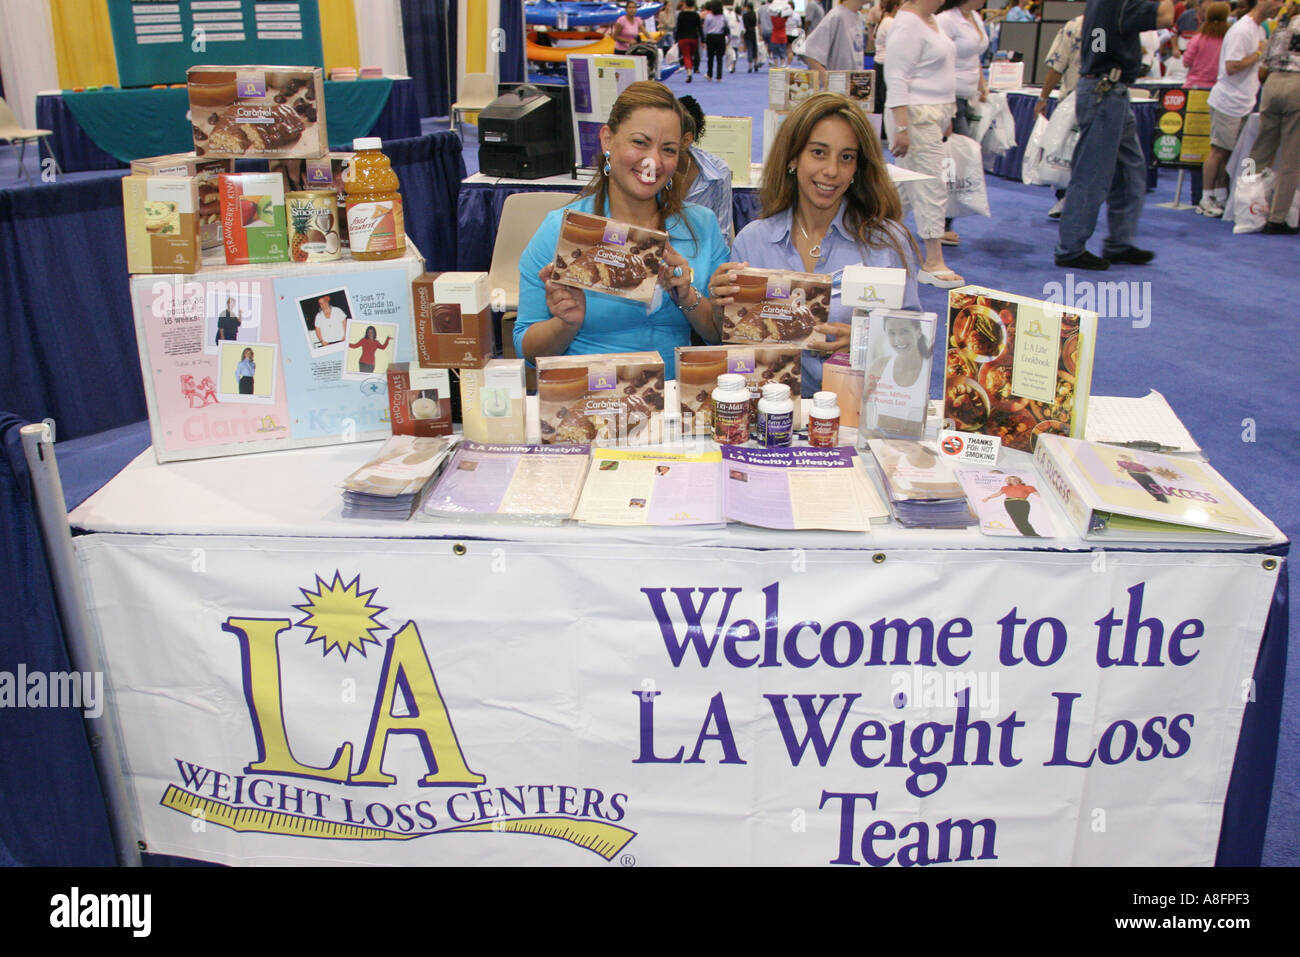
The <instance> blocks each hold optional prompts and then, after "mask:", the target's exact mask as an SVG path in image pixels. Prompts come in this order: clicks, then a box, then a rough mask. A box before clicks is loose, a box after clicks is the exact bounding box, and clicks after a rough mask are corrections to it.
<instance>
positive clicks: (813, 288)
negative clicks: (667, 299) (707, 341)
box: [722, 269, 831, 347]
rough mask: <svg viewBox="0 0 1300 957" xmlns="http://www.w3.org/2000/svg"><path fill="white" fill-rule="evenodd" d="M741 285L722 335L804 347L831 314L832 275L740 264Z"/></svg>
mask: <svg viewBox="0 0 1300 957" xmlns="http://www.w3.org/2000/svg"><path fill="white" fill-rule="evenodd" d="M736 284H737V285H738V286H739V287H740V289H739V291H738V292H737V293H736V295H735V298H734V299H733V301H732V302H730V303H729V304H727V305H726V306H724V307H723V310H722V341H723V342H727V343H733V342H782V343H786V344H788V345H792V346H794V345H797V346H800V347H802V346H803V345H804V344H805V343H806V342H807V341H808V340H809V339H810V338H811V337H812V336H814V335H816V333H814V332H813V326H815V325H817V324H818V323H823V322H827V321H828V320H829V318H830V304H831V277H830V276H827V275H824V274H822V273H808V272H793V271H791V270H786V269H737V270H736Z"/></svg>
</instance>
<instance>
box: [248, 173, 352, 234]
mask: <svg viewBox="0 0 1300 957" xmlns="http://www.w3.org/2000/svg"><path fill="white" fill-rule="evenodd" d="M356 155H357V154H356V153H326V154H325V155H324V156H322V157H320V158H319V159H273V160H271V161H270V162H269V163H268V164H267V168H268V169H270V171H271V172H272V173H280V174H281V175H283V176H284V188H285V191H286V192H289V193H295V192H300V191H302V190H308V189H333V190H334V191H335V192H336V193H337V194H338V199H339V239H340V240H342V242H343V245H344V246H346V245H347V244H348V217H347V212H346V210H347V201H348V194H347V191H346V190H345V189H344V188H343V187H344V179H345V177H346V176H347V172H348V169H349V167H351V165H352V160H353V158H354V157H355V156H356Z"/></svg>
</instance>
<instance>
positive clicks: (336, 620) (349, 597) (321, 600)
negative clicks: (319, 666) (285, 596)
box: [293, 571, 388, 661]
mask: <svg viewBox="0 0 1300 957" xmlns="http://www.w3.org/2000/svg"><path fill="white" fill-rule="evenodd" d="M360 582H361V576H360V575H358V576H357V577H356V578H354V579H352V581H350V582H348V583H347V584H346V585H345V584H343V576H342V575H340V574H339V573H338V572H337V571H336V572H334V581H333V582H330V583H326V581H325V579H323V578H321V577H320V576H319V575H317V576H316V591H314V592H313V591H309V590H308V589H306V588H299V589H298V590H299V591H300V592H302V595H303V597H304V598H306V599H307V603H306V604H305V605H294V606H293V607H294V608H297V609H298V610H299V611H301V612H303V613H304V614H305V615H306V617H305V618H303V620H302V621H299V622H296V624H298V625H301V626H302V627H303V628H310V629H311V637H309V638H308V639H307V642H308V644H310V643H311V642H313V641H321V642H324V643H325V654H326V655H328V654H329V653H330V652H331V651H333V650H334V649H335V648H337V649H338V651H339V654H340V655H342V656H343V660H344V661H347V658H348V652H350V651H354V650H355V651H358V652H360V653H361V656H362V657H363V658H364V657H365V654H366V648H365V643H366V642H367V641H369V642H373V643H374V644H376V645H377V644H379V639H378V638H376V637H375V636H374V635H372V634H371V632H373V631H383V630H385V629H386V628H387V627H388V626H387V625H381V624H379V622H377V621H375V616H376V615H378V614H379V613H380V612H381V611H387V610H388V609H387V608H381V607H380V606H379V605H372V604H370V599H371V597H372V596H373V595H374V594H375V592H376V591H378V589H377V588H372V589H370V591H365V592H363V591H361V590H360V588H361V586H360Z"/></svg>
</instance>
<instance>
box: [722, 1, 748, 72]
mask: <svg viewBox="0 0 1300 957" xmlns="http://www.w3.org/2000/svg"><path fill="white" fill-rule="evenodd" d="M722 15H723V16H724V17H725V18H726V20H727V56H728V57H729V58H730V60H731V66H729V67H728V68H727V72H728V73H735V72H736V61H737V60H739V59H740V41H741V40H742V39H743V38H744V35H745V27H744V25H743V24H742V23H741V22H740V11H739V10H738V9H736V6H735V4H731V3H729V4H727V5H726V6H725V7H723V8H722Z"/></svg>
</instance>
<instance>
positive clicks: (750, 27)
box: [740, 0, 758, 73]
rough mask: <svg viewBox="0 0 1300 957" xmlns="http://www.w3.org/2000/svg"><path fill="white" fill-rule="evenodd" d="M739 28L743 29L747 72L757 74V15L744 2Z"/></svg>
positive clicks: (747, 3) (749, 5) (747, 1)
mask: <svg viewBox="0 0 1300 957" xmlns="http://www.w3.org/2000/svg"><path fill="white" fill-rule="evenodd" d="M740 23H741V26H743V27H744V28H745V59H746V60H748V61H749V72H750V73H756V72H758V14H757V13H755V12H754V4H752V3H751V2H749V0H745V8H744V11H743V12H742V13H741V14H740Z"/></svg>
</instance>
